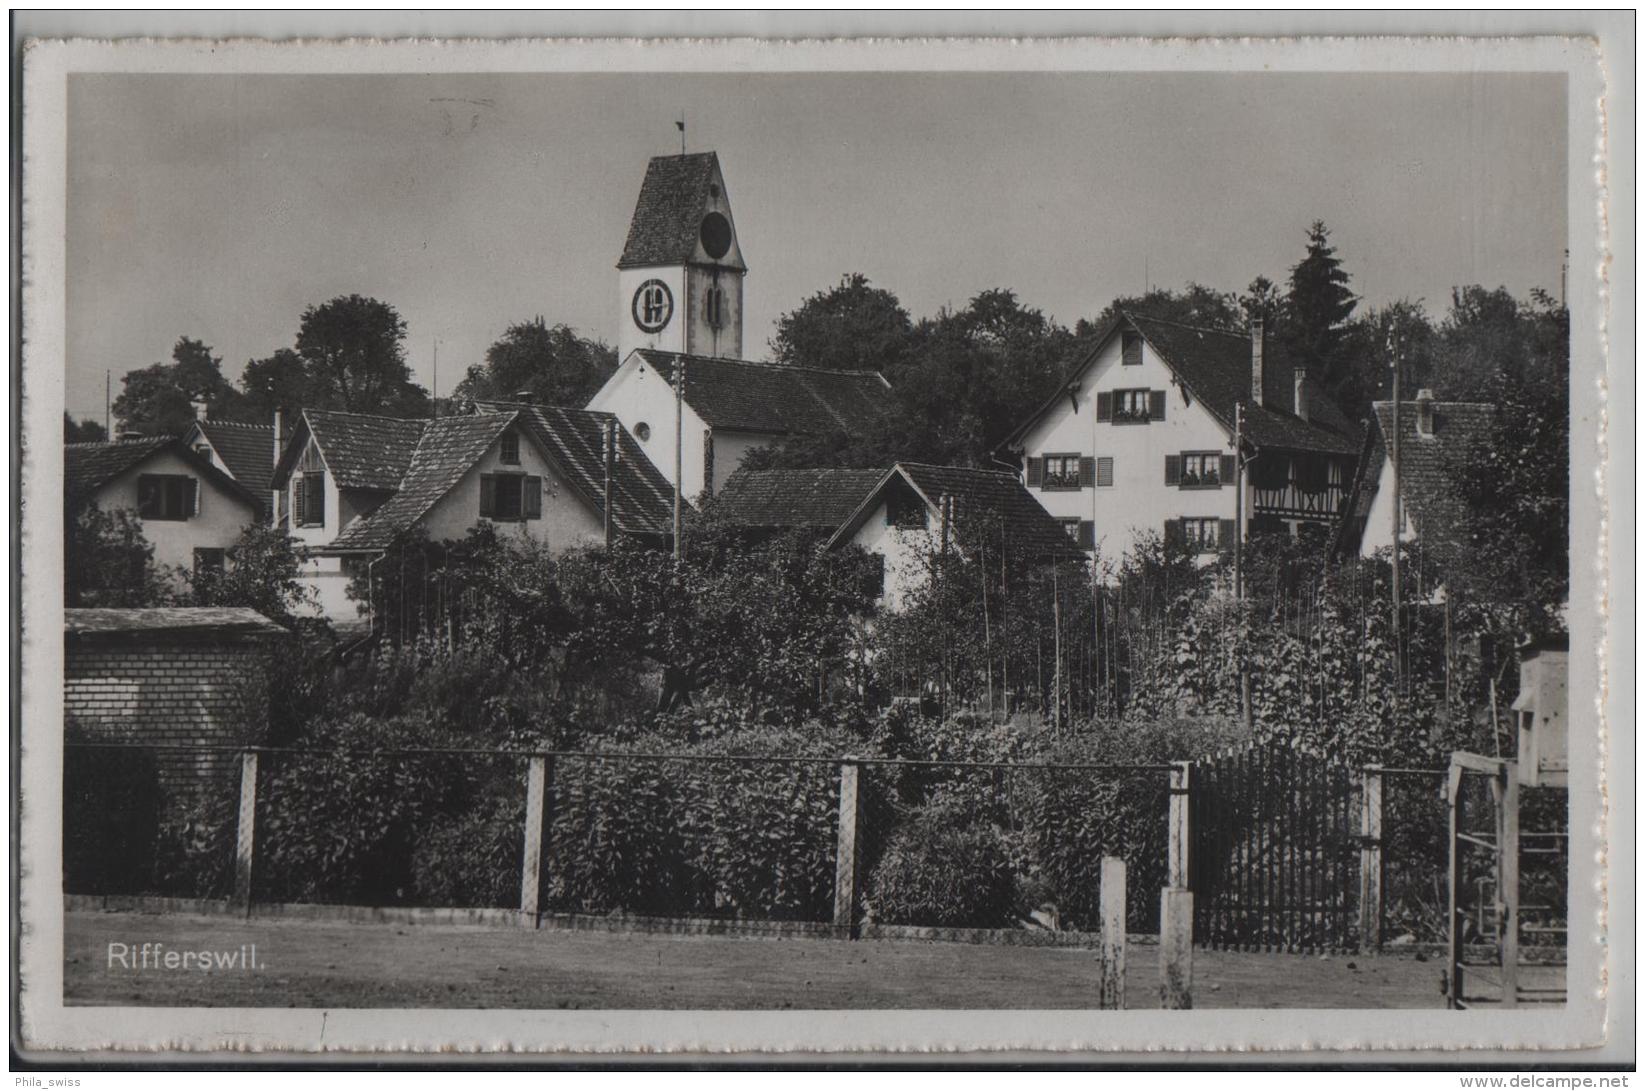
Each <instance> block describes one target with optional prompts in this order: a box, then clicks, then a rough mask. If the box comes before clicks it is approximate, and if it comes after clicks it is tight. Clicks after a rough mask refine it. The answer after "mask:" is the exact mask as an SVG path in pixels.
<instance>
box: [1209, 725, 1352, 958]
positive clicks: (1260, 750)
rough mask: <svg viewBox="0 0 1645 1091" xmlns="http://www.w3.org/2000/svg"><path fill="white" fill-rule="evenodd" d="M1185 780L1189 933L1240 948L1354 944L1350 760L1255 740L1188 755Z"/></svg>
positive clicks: (1321, 947) (1304, 948)
mask: <svg viewBox="0 0 1645 1091" xmlns="http://www.w3.org/2000/svg"><path fill="white" fill-rule="evenodd" d="M1190 785H1191V787H1190V792H1189V800H1190V801H1189V829H1190V831H1191V834H1190V842H1191V847H1190V850H1189V855H1188V868H1189V882H1190V885H1191V888H1192V890H1193V891H1194V939H1195V941H1196V942H1198V943H1200V944H1203V945H1205V946H1207V947H1217V948H1225V949H1232V950H1242V951H1329V950H1347V949H1352V948H1354V947H1355V946H1356V945H1357V943H1358V940H1359V936H1358V931H1359V928H1358V888H1359V866H1360V863H1359V850H1360V838H1359V816H1358V802H1359V800H1358V794H1357V786H1358V776H1357V772H1356V770H1354V769H1352V768H1351V767H1349V766H1348V765H1346V764H1343V763H1341V762H1337V761H1334V760H1332V759H1329V758H1326V757H1322V756H1319V755H1316V754H1311V753H1307V752H1305V751H1302V750H1299V749H1296V748H1293V747H1291V746H1286V745H1280V744H1259V745H1254V746H1250V747H1248V748H1245V749H1242V750H1236V751H1230V752H1225V753H1223V754H1219V755H1216V756H1213V757H1209V758H1203V759H1201V760H1200V761H1197V762H1195V763H1194V765H1193V770H1192V774H1191V780H1190Z"/></svg>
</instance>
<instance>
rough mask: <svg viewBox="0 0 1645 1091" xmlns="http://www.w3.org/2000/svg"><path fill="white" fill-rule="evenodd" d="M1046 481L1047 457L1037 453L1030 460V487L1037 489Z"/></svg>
mask: <svg viewBox="0 0 1645 1091" xmlns="http://www.w3.org/2000/svg"><path fill="white" fill-rule="evenodd" d="M1044 481H1045V459H1043V458H1041V457H1039V456H1038V455H1035V456H1034V457H1033V458H1030V459H1029V460H1028V487H1029V488H1030V489H1037V488H1039V487H1040V485H1041V484H1042V483H1043V482H1044Z"/></svg>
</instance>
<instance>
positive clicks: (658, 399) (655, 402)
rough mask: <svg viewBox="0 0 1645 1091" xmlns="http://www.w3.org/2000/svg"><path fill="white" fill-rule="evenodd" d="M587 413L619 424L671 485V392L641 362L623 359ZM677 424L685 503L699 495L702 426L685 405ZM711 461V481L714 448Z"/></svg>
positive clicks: (717, 461) (637, 358)
mask: <svg viewBox="0 0 1645 1091" xmlns="http://www.w3.org/2000/svg"><path fill="white" fill-rule="evenodd" d="M588 408H589V409H592V410H595V411H597V412H601V413H610V414H612V415H613V416H615V417H616V418H617V419H618V420H619V421H621V422H622V425H623V427H624V428H626V429H628V431H629V434H630V435H632V436H633V437H634V440H635V442H636V443H638V444H639V445H640V449H641V450H643V451H645V453H646V457H648V458H650V459H651V461H652V463H653V464H654V465H655V466H656V467H657V469H658V470H659V471H661V472H662V475H663V478H664V479H665V480H667V481H669V482H672V481H673V480H674V388H673V387H672V386H670V385H669V383H668V382H667V381H666V380H665V379H663V377H662V376H660V375H658V374H657V372H656V371H655V370H654V369H653V368H652V367H651V366H650V365H649V364H647V363H646V362H645V359H644V357H641V356H630V357H628V358H626V359H625V360H624V361H623V365H622V367H621V368H620V369H618V372H617V374H615V375H613V376H612V377H611V379H610V380H608V381H607V382H606V385H605V386H603V387H601V388H600V390H599V392H598V393H596V394H595V395H594V397H593V399H592V400H590V401H589V403H588ZM681 420H682V422H683V423H682V431H683V432H684V433H685V443H684V446H683V448H682V449H681V452H680V453H681V464H682V465H683V467H684V473H683V474H682V477H683V479H684V480H683V481H682V488H681V491H682V492H683V493H684V494H685V497H686V499H687V500H694V499H695V498H696V497H697V496H698V495H699V494H701V493H702V491H703V433H704V432H705V431H706V430H707V425H705V424H704V423H703V421H702V418H701V417H699V416H697V414H696V413H695V412H694V411H693V410H692V408H691V406H690V405H689V404H687V405H685V406H683V407H682V408H681ZM641 424H645V425H647V426H648V427H649V428H650V431H651V437H650V438H649V439H641V438H640V430H639V426H640V425H641ZM734 435H736V433H727V436H728V437H731V436H734ZM730 442H732V441H731V440H729V439H728V443H730ZM767 442H769V437H768V439H767ZM732 449H734V448H733V447H731V446H728V448H727V450H728V451H729V450H732ZM741 457H742V456H741V454H738V455H736V456H735V458H733V459H732V468H733V469H734V468H735V465H736V459H738V458H741ZM714 462H715V469H716V476H717V474H718V468H719V464H720V462H721V457H720V448H719V445H718V443H716V445H715V448H714ZM727 473H728V474H729V473H730V470H727ZM720 480H722V481H723V480H724V479H723V478H721V479H720Z"/></svg>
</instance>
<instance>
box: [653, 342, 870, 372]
mask: <svg viewBox="0 0 1645 1091" xmlns="http://www.w3.org/2000/svg"><path fill="white" fill-rule="evenodd" d="M635 351H636V352H655V353H658V354H659V355H662V356H673V357H683V358H684V359H686V360H688V361H689V360H703V361H706V362H708V363H711V364H747V365H749V366H750V367H763V368H770V369H771V370H772V371H808V372H811V373H813V374H816V375H874V376H880V375H881V373H880V371H879V370H878V369H875V370H873V371H870V370H868V369H866V368H860V367H857V368H852V367H813V366H812V365H810V364H779V363H776V362H775V361H772V360H745V359H743V358H742V357H740V356H704V355H702V354H701V353H697V352H673V351H670V350H669V349H653V348H645V349H636V350H635Z"/></svg>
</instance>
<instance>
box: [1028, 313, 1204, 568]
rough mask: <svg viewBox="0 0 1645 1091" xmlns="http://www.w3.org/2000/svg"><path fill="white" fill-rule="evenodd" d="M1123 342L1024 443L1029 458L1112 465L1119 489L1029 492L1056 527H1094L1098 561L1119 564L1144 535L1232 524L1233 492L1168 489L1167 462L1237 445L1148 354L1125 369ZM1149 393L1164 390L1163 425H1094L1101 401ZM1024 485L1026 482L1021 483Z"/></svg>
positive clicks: (1111, 346)
mask: <svg viewBox="0 0 1645 1091" xmlns="http://www.w3.org/2000/svg"><path fill="white" fill-rule="evenodd" d="M1121 355H1122V353H1121V342H1120V338H1119V337H1114V338H1113V339H1112V340H1111V341H1110V342H1109V343H1108V344H1107V345H1106V346H1104V348H1103V349H1102V351H1101V353H1100V354H1099V355H1098V356H1097V358H1096V360H1094V361H1093V362H1092V364H1091V366H1090V367H1088V368H1087V369H1086V371H1085V373H1084V375H1083V376H1082V377H1081V381H1080V389H1079V391H1078V392H1077V393H1076V394H1075V397H1074V404H1073V405H1072V406H1070V404H1069V400H1068V398H1067V397H1063V398H1061V399H1059V400H1058V402H1057V403H1056V405H1055V406H1053V408H1052V409H1051V410H1050V411H1049V412H1048V413H1047V414H1046V415H1045V417H1044V418H1043V419H1042V420H1040V421H1039V422H1038V423H1037V424H1036V425H1035V426H1034V427H1033V428H1032V429H1030V430H1029V432H1028V433H1027V434H1026V435H1025V436H1024V437H1023V445H1024V453H1025V454H1026V455H1027V456H1028V457H1030V458H1034V457H1039V456H1041V455H1048V454H1076V455H1081V456H1089V457H1097V458H1108V457H1111V458H1113V460H1114V484H1113V485H1112V486H1105V487H1101V488H1096V487H1092V488H1080V489H1073V490H1067V491H1064V490H1058V489H1043V488H1034V487H1030V488H1029V492H1031V493H1033V495H1034V498H1035V499H1036V500H1038V501H1039V502H1040V503H1041V504H1042V505H1043V506H1044V507H1045V509H1046V510H1047V511H1048V512H1050V513H1051V514H1052V515H1053V516H1054V517H1056V518H1059V519H1089V520H1091V521H1092V522H1093V523H1094V525H1095V540H1096V545H1097V549H1098V551H1099V552H1100V555H1101V556H1102V557H1103V558H1104V559H1106V560H1110V561H1118V560H1119V558H1120V557H1121V556H1122V555H1123V554H1125V553H1126V552H1127V551H1128V550H1130V549H1131V548H1132V546H1133V545H1134V544H1135V542H1136V541H1137V539H1138V537H1139V536H1140V535H1142V534H1143V533H1146V532H1152V533H1153V534H1154V535H1156V536H1163V534H1164V533H1165V521H1166V520H1167V519H1176V518H1182V517H1190V518H1219V519H1232V518H1233V517H1234V487H1233V485H1231V484H1230V485H1224V486H1223V487H1221V488H1218V489H1181V488H1177V487H1175V486H1170V487H1168V486H1166V484H1165V456H1166V455H1175V454H1180V453H1181V452H1183V451H1216V452H1218V453H1232V452H1233V442H1232V438H1231V437H1230V436H1229V435H1228V433H1227V432H1225V431H1224V430H1223V428H1222V425H1221V424H1219V423H1218V422H1217V420H1216V418H1214V417H1212V416H1211V414H1210V413H1208V412H1207V411H1206V410H1205V409H1204V408H1203V407H1202V406H1201V405H1200V404H1199V403H1198V402H1197V401H1193V402H1190V401H1189V399H1187V397H1186V396H1185V395H1184V393H1183V391H1182V388H1181V387H1179V386H1178V385H1176V383H1175V382H1174V381H1173V379H1172V376H1171V372H1170V369H1169V368H1167V367H1166V366H1165V364H1164V362H1163V361H1161V360H1160V358H1159V357H1158V356H1157V355H1155V353H1154V351H1153V349H1152V348H1150V347H1148V346H1147V345H1146V344H1144V346H1143V351H1142V363H1140V364H1132V365H1129V366H1127V365H1125V364H1123V363H1121ZM1138 387H1146V388H1148V389H1150V390H1164V391H1165V392H1166V396H1165V419H1164V420H1161V421H1149V422H1148V423H1146V424H1129V423H1127V424H1116V423H1112V422H1109V421H1102V422H1098V420H1097V401H1096V399H1097V393H1098V392H1099V391H1113V390H1124V389H1131V388H1138ZM1024 480H1025V481H1026V477H1025V479H1024Z"/></svg>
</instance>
